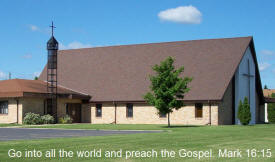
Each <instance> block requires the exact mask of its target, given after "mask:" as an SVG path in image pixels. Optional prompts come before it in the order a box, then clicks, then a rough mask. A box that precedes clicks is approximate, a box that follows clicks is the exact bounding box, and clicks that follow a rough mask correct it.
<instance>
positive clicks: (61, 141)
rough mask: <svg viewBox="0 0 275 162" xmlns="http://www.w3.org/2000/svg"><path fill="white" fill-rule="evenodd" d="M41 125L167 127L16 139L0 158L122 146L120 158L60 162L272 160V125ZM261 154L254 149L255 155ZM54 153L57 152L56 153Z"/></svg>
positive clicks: (0, 147)
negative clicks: (207, 154)
mask: <svg viewBox="0 0 275 162" xmlns="http://www.w3.org/2000/svg"><path fill="white" fill-rule="evenodd" d="M43 127H51V128H54V127H55V128H57V127H59V128H65V129H66V128H70V129H72V128H73V129H84V128H85V129H119V130H123V129H124V130H130V129H132V130H139V129H140V130H171V131H164V132H162V133H147V134H131V135H112V136H98V137H79V138H56V139H41V140H21V141H20V140H19V141H1V142H0V161H1V162H2V161H22V160H26V158H9V157H8V150H9V149H15V150H18V151H22V152H24V151H25V150H33V149H36V150H41V151H42V152H43V153H44V152H45V151H47V150H50V149H56V150H59V149H65V150H67V151H69V150H71V151H73V152H74V156H76V151H78V150H89V151H92V150H94V149H102V156H104V152H105V151H107V150H108V151H111V150H116V151H118V150H120V149H122V151H123V153H124V155H123V157H122V158H106V157H101V158H93V157H89V158H77V157H74V158H62V161H91V160H93V161H129V162H133V161H138V162H139V161H156V162H158V161H167V162H169V161H217V162H218V161H240V162H243V161H255V162H257V161H270V162H274V161H275V125H271V124H265V125H255V126H202V127H199V126H197V127H195V126H194V127H192V126H174V127H172V128H167V127H166V125H91V124H77V125H48V126H43ZM152 149H154V150H155V151H158V157H157V158H130V159H128V160H126V159H125V151H126V150H129V151H143V150H145V151H149V150H152ZM162 149H167V150H170V151H171V150H174V151H175V152H176V157H174V158H161V157H160V150H162ZM180 149H186V150H191V151H205V150H209V149H212V150H213V156H215V157H212V158H211V159H210V158H202V159H200V160H198V159H197V158H183V157H179V156H178V150H180ZM218 149H228V150H235V149H240V150H241V151H242V155H243V157H242V158H218V157H217V156H218ZM246 149H250V150H252V149H257V150H262V149H271V152H272V157H271V158H266V157H265V158H263V157H255V158H248V157H247V154H246V152H245V150H246ZM260 155H261V153H260V152H258V154H257V156H260ZM56 156H57V154H56ZM28 160H29V161H49V160H50V161H58V160H60V159H58V158H57V157H56V158H51V159H50V158H45V157H43V158H28Z"/></svg>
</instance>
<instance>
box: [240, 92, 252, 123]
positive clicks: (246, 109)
mask: <svg viewBox="0 0 275 162" xmlns="http://www.w3.org/2000/svg"><path fill="white" fill-rule="evenodd" d="M238 119H239V120H240V122H241V123H242V125H248V124H249V122H250V120H251V112H250V105H249V103H248V99H247V97H245V98H244V102H243V104H242V101H240V103H239V107H238Z"/></svg>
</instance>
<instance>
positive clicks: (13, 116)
mask: <svg viewBox="0 0 275 162" xmlns="http://www.w3.org/2000/svg"><path fill="white" fill-rule="evenodd" d="M0 101H8V114H0V123H17V111H18V112H20V113H19V114H18V116H20V115H21V114H22V104H21V103H20V101H19V104H18V107H17V100H16V99H10V98H9V99H1V100H0Z"/></svg>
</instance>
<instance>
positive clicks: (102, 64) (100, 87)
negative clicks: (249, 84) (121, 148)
mask: <svg viewBox="0 0 275 162" xmlns="http://www.w3.org/2000/svg"><path fill="white" fill-rule="evenodd" d="M251 42H252V37H240V38H226V39H208V40H193V41H179V42H166V43H151V44H137V45H122V46H110V47H96V48H84V49H73V50H61V51H58V68H59V69H58V75H59V76H58V79H59V84H60V85H63V86H65V87H69V88H71V89H73V90H77V91H79V92H83V93H86V94H89V95H91V96H93V98H92V101H126V102H127V101H144V99H143V97H142V96H143V95H144V94H145V93H146V92H147V91H148V90H149V85H150V80H149V74H153V71H152V66H153V65H155V64H159V63H160V61H162V60H164V59H165V58H166V57H168V56H172V57H174V58H175V64H176V66H177V67H179V66H182V65H184V67H185V71H184V75H186V76H189V77H192V78H193V81H192V82H191V84H190V88H191V90H190V91H189V92H188V93H187V94H186V96H185V98H184V100H190V101H193V100H194V101H198V100H221V99H222V98H223V95H224V93H225V90H226V88H227V86H228V85H229V83H230V81H231V79H232V77H233V75H234V73H235V70H236V69H237V67H238V65H239V63H240V61H241V58H242V57H243V55H244V52H245V50H246V49H247V48H248V47H249V45H250V43H251ZM39 79H41V80H46V69H45V68H44V70H43V72H42V73H41V75H40V77H39Z"/></svg>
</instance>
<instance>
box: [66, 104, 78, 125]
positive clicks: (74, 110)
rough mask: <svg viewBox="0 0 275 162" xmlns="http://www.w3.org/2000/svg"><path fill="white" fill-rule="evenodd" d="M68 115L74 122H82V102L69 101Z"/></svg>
mask: <svg viewBox="0 0 275 162" xmlns="http://www.w3.org/2000/svg"><path fill="white" fill-rule="evenodd" d="M66 112H67V115H69V116H70V117H71V118H72V120H73V123H81V104H80V103H68V104H67V110H66Z"/></svg>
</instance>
